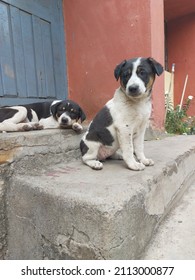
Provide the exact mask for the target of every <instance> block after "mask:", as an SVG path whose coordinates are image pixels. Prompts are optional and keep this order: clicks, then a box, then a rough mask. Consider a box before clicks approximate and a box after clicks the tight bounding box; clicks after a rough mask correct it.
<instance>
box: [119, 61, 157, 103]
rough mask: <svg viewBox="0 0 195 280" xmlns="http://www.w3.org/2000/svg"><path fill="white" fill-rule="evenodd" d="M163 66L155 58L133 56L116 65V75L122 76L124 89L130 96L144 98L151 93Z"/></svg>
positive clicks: (121, 81)
mask: <svg viewBox="0 0 195 280" xmlns="http://www.w3.org/2000/svg"><path fill="white" fill-rule="evenodd" d="M162 72H163V67H162V65H161V64H160V63H158V62H157V61H155V60H154V59H153V58H151V57H149V58H143V57H140V58H133V59H130V60H124V61H122V62H121V63H120V64H119V65H117V66H116V68H115V70H114V76H115V78H116V80H117V81H118V79H119V78H120V84H121V87H122V90H123V91H124V92H125V93H126V95H127V96H128V97H130V98H142V97H144V96H148V95H150V93H151V90H152V86H153V83H154V80H155V75H156V74H157V75H158V76H160V75H161V74H162Z"/></svg>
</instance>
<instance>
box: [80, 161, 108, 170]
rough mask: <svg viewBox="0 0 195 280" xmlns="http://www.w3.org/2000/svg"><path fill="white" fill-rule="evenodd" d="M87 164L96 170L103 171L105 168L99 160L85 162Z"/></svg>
mask: <svg viewBox="0 0 195 280" xmlns="http://www.w3.org/2000/svg"><path fill="white" fill-rule="evenodd" d="M84 163H85V164H87V165H88V166H90V167H91V168H92V169H94V170H101V169H102V168H103V163H101V162H100V161H98V160H87V161H84Z"/></svg>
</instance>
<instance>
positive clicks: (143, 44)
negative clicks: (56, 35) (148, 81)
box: [63, 0, 164, 128]
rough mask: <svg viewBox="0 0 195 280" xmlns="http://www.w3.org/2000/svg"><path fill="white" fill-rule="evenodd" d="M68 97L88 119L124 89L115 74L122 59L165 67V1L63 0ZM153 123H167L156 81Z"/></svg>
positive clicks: (161, 85) (159, 82)
mask: <svg viewBox="0 0 195 280" xmlns="http://www.w3.org/2000/svg"><path fill="white" fill-rule="evenodd" d="M63 4H64V18H65V35H66V51H67V54H66V55H67V72H68V87H69V98H71V99H73V100H75V101H77V102H78V103H80V104H81V106H82V107H83V108H84V110H85V111H86V113H87V117H88V119H91V118H93V117H94V115H95V114H96V113H97V111H98V110H99V109H100V108H101V107H102V106H103V105H104V104H105V103H106V102H107V101H108V100H109V99H110V98H112V96H113V93H114V91H115V89H116V88H117V87H118V86H119V82H116V80H115V78H114V75H113V72H114V68H115V66H116V65H117V64H118V63H120V62H121V61H122V60H123V59H129V58H132V57H137V56H146V57H147V56H152V57H154V58H155V59H156V60H158V61H159V62H161V63H162V64H164V63H163V62H164V26H163V21H164V15H163V0H158V1H156V0H140V1H134V0H122V1H118V0H93V1H91V0H71V1H69V0H64V2H63ZM155 91H156V92H154V95H153V105H154V109H153V116H152V118H153V123H154V126H156V127H157V128H162V126H163V122H164V82H163V77H160V79H157V80H156V85H155Z"/></svg>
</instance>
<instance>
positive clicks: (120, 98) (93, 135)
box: [80, 57, 163, 170]
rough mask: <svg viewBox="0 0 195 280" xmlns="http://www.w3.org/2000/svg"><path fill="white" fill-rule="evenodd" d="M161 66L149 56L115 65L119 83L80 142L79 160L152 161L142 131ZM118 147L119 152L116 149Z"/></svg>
mask: <svg viewBox="0 0 195 280" xmlns="http://www.w3.org/2000/svg"><path fill="white" fill-rule="evenodd" d="M162 72H163V67H162V65H161V64H160V63H158V62H157V61H155V60H154V59H153V58H150V57H149V58H143V57H140V58H133V59H130V60H124V61H122V62H121V63H120V64H119V65H117V66H116V68H115V70H114V76H115V78H116V80H117V81H118V79H120V87H119V88H118V89H117V90H116V91H115V94H114V97H113V98H112V99H111V100H109V101H108V102H107V103H106V105H105V106H104V107H103V108H102V109H101V110H100V112H99V113H97V115H96V116H95V118H94V119H93V121H92V122H91V124H90V125H89V128H88V130H87V132H86V133H85V134H84V136H83V138H82V140H81V142H80V150H81V154H82V160H83V162H84V163H85V164H86V165H88V166H90V167H91V168H92V169H95V170H99V169H102V168H103V164H102V162H101V161H104V160H105V159H106V158H113V159H123V160H124V161H125V163H126V165H127V167H128V168H129V169H132V170H143V169H144V168H145V166H150V165H154V162H153V160H152V159H148V158H146V157H145V155H144V134H145V130H146V126H147V123H148V120H149V117H150V114H151V92H152V87H153V83H154V80H155V76H156V75H158V76H159V75H161V74H162ZM119 148H120V152H119V151H118V149H119Z"/></svg>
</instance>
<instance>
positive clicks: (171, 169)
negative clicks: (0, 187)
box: [6, 136, 195, 259]
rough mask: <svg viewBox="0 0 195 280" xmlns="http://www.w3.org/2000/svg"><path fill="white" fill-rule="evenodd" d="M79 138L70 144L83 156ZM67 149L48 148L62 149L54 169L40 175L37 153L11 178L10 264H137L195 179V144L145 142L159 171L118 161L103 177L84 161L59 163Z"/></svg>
mask: <svg viewBox="0 0 195 280" xmlns="http://www.w3.org/2000/svg"><path fill="white" fill-rule="evenodd" d="M78 138H79V137H78V136H77V139H75V143H73V141H72V137H70V139H69V140H67V141H69V143H70V145H72V147H73V146H74V147H77V148H78V142H79V140H78ZM37 141H39V140H37ZM62 142H63V140H62V139H60V140H59V141H58V143H57V144H56V147H55V148H54V144H52V143H51V144H52V145H51V148H50V151H51V150H53V149H54V150H55V149H58V153H57V155H56V157H58V156H59V160H56V157H55V156H54V154H55V152H52V154H53V157H49V158H50V161H49V162H48V161H47V162H42V168H40V165H39V164H37V166H38V168H37V169H36V170H34V169H33V168H30V166H31V164H32V167H34V166H36V164H35V162H36V161H34V164H33V163H32V162H33V160H32V159H33V158H34V159H35V158H36V159H38V156H37V153H34V154H33V156H32V157H31V160H30V162H31V163H29V165H28V164H27V162H28V157H26V160H25V161H23V160H21V162H23V164H19V166H20V172H19V174H18V173H17V172H14V173H13V174H12V178H10V181H9V186H7V191H6V203H7V206H6V209H7V210H6V211H7V214H6V215H7V220H8V222H7V247H8V254H7V257H6V258H7V259H138V258H139V257H140V256H141V254H142V253H143V251H144V249H145V247H146V245H147V244H148V243H149V241H150V239H151V237H152V236H153V233H154V231H155V229H156V227H157V226H158V224H159V223H160V221H161V220H162V219H163V217H165V215H166V214H167V213H168V212H169V210H170V209H171V207H172V206H173V205H174V203H175V201H176V200H177V199H178V198H179V196H181V194H182V193H183V192H184V191H185V189H186V188H187V187H188V185H189V184H190V182H191V180H192V179H194V173H195V165H194V162H195V136H176V137H167V138H165V139H162V140H158V141H148V142H145V152H146V155H147V156H149V157H151V158H153V159H154V161H155V165H154V166H153V167H147V168H146V169H145V170H144V171H139V172H135V171H131V170H128V169H127V168H126V166H125V164H124V162H123V161H114V160H108V161H106V162H105V164H104V169H103V170H101V171H94V170H91V169H90V168H89V167H87V166H85V165H83V164H82V162H81V160H80V159H77V160H75V159H73V157H70V156H69V157H68V158H66V154H65V153H63V156H61V155H60V151H59V149H60V150H62V147H61V146H60V145H61V144H63V143H62ZM57 145H58V146H60V147H57ZM49 146H50V144H49ZM49 146H48V147H49ZM73 150H74V148H73ZM76 154H77V152H76ZM77 155H78V154H77ZM63 157H64V158H63ZM59 161H60V163H58V162H59ZM24 162H25V163H26V164H27V166H28V168H27V170H26V171H25V168H24ZM15 167H16V165H15Z"/></svg>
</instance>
